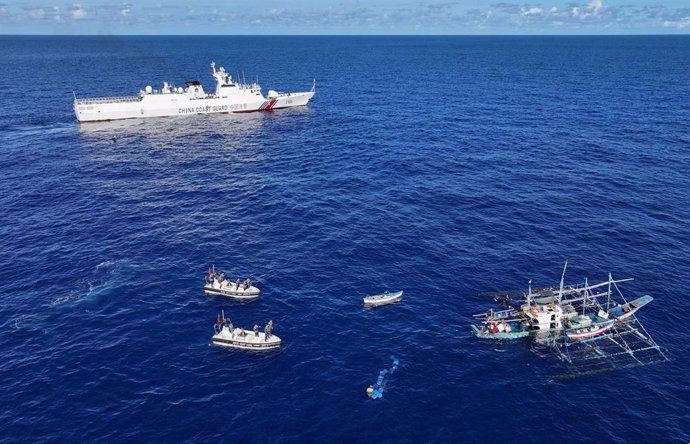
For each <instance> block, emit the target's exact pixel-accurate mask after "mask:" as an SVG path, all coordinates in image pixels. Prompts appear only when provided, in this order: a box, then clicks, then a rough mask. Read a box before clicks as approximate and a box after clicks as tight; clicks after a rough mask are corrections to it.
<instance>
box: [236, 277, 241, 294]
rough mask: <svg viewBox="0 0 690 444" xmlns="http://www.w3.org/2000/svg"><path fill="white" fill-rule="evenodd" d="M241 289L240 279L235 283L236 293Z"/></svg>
mask: <svg viewBox="0 0 690 444" xmlns="http://www.w3.org/2000/svg"><path fill="white" fill-rule="evenodd" d="M239 289H240V278H237V280H236V281H235V291H237V290H239Z"/></svg>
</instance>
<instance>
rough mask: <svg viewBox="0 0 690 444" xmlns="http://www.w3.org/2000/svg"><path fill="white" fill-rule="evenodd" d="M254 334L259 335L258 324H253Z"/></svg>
mask: <svg viewBox="0 0 690 444" xmlns="http://www.w3.org/2000/svg"><path fill="white" fill-rule="evenodd" d="M254 336H256V337H257V338H258V337H259V324H254Z"/></svg>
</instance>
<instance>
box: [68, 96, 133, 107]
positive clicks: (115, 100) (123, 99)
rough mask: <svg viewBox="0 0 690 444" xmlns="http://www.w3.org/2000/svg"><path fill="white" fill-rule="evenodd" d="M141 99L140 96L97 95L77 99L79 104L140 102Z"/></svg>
mask: <svg viewBox="0 0 690 444" xmlns="http://www.w3.org/2000/svg"><path fill="white" fill-rule="evenodd" d="M140 100H141V97H140V96H123V97H97V98H93V99H76V101H75V103H76V104H77V105H93V104H97V103H125V102H138V101H140Z"/></svg>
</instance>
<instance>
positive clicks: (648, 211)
mask: <svg viewBox="0 0 690 444" xmlns="http://www.w3.org/2000/svg"><path fill="white" fill-rule="evenodd" d="M211 60H215V61H216V62H217V63H218V64H220V65H224V66H226V67H227V68H228V70H229V71H230V72H233V73H234V72H240V73H244V74H243V75H244V76H245V77H246V78H247V79H248V80H249V79H254V78H255V77H256V76H258V78H259V81H260V82H261V84H262V86H263V87H264V92H266V91H267V90H268V89H278V90H284V91H300V90H306V89H307V88H309V86H310V84H311V80H312V79H313V78H316V80H317V94H316V96H315V98H314V99H313V101H312V102H311V103H310V105H309V106H308V107H306V108H301V109H292V110H278V111H275V112H270V113H254V114H245V115H214V116H187V117H180V118H168V119H154V120H143V121H123V122H109V123H99V124H88V125H81V126H80V125H79V124H77V123H76V122H75V118H74V115H73V112H72V109H71V106H72V99H73V96H72V93H73V91H74V92H76V94H78V95H79V96H83V97H97V96H104V95H129V94H132V93H135V92H136V91H138V90H139V89H140V88H141V87H143V86H144V85H146V84H153V85H155V86H156V87H159V86H160V85H161V84H162V82H163V81H164V80H167V81H173V82H177V83H178V84H180V83H181V82H182V81H184V80H188V79H190V78H199V79H200V80H202V81H203V82H204V83H205V84H206V85H207V87H208V86H209V85H211V84H212V82H211V81H212V79H211V78H210V75H209V73H208V71H209V68H208V63H209V62H210V61H211ZM689 71H690V37H688V36H677V37H548V38H547V37H146V38H143V37H0V89H2V91H3V94H1V95H0V109H2V114H1V115H0V172H1V175H0V295H1V297H2V302H1V303H0V381H2V387H3V390H2V392H1V393H0V406H1V407H0V440H1V441H2V442H15V441H27V442H43V441H54V442H82V441H87V442H144V441H149V440H159V441H185V442H210V441H214V440H215V441H218V440H224V441H229V442H279V443H289V442H348V443H349V442H396V443H398V442H443V441H446V442H447V441H450V442H554V441H558V440H568V441H572V442H585V441H587V442H614V443H636V442H640V443H646V442H684V443H687V442H688V441H690V409H689V408H688V400H690V388H689V386H690V378H689V377H688V370H689V368H690V359H689V358H688V346H687V344H688V342H690V329H689V328H688V319H690V308H689V304H688V294H687V289H688V288H689V287H690V282H689V281H690V245H689V242H690V225H689V222H688V221H689V220H690V101H689V100H688V97H690V82H689V81H688V79H689V78H688V72H689ZM113 136H116V137H117V141H116V142H113V140H112V139H113ZM566 259H567V260H568V261H569V268H568V273H567V275H566V281H567V282H572V283H577V282H582V281H583V279H584V278H585V277H587V278H589V279H590V280H591V281H594V280H597V279H601V280H604V279H606V277H607V273H608V272H612V273H613V275H614V277H619V278H623V277H634V278H635V280H634V281H632V282H630V283H626V284H624V285H622V289H623V291H624V292H625V294H626V295H627V296H629V297H632V296H639V295H642V294H650V295H652V296H653V297H654V298H655V300H654V302H653V303H652V304H650V305H648V306H646V307H645V308H643V309H642V310H640V312H639V318H640V319H641V321H642V322H643V324H644V325H645V326H646V328H647V330H648V331H649V333H650V334H651V335H652V336H653V337H654V338H655V339H656V341H657V342H658V343H659V344H660V345H661V346H662V347H663V348H664V350H665V351H666V353H667V354H668V356H669V357H671V361H670V362H667V363H663V364H655V365H651V366H646V367H640V368H635V369H626V370H619V371H615V372H611V373H606V374H602V375H597V376H589V377H582V378H577V379H575V380H572V381H567V382H564V381H560V380H558V379H557V378H556V376H557V375H559V374H562V373H563V371H564V367H563V366H562V364H561V363H560V362H559V361H558V359H557V358H556V357H555V356H554V355H553V354H551V353H549V351H548V349H545V348H543V347H539V346H537V345H534V344H532V343H530V342H514V343H501V342H490V343H488V342H485V341H481V340H478V339H476V338H473V337H472V336H471V335H470V329H469V322H470V320H471V314H472V313H475V312H478V311H482V310H483V309H484V308H485V307H486V306H487V304H488V303H489V302H490V300H488V299H487V298H485V297H482V296H479V295H478V293H481V292H488V291H497V290H505V289H524V288H526V286H527V282H528V280H530V279H532V281H533V284H534V285H537V286H541V285H553V284H557V282H558V280H559V279H560V273H561V269H562V266H563V263H564V261H565V260H566ZM211 265H215V267H216V268H217V269H221V268H222V269H225V270H227V271H228V272H230V273H231V274H233V275H234V274H241V275H242V276H246V275H251V276H252V277H253V280H254V282H255V283H256V284H257V286H259V287H260V288H261V289H262V291H263V293H262V296H261V298H260V299H259V300H257V301H255V302H251V303H237V302H233V301H231V300H228V299H224V298H218V297H215V298H214V297H207V296H205V295H204V294H203V293H202V291H201V286H202V283H203V276H204V273H205V272H206V270H207V268H208V267H209V266H211ZM386 288H387V289H391V290H396V289H403V290H404V291H405V297H404V299H403V301H402V302H401V303H400V304H397V305H394V306H387V307H381V308H378V309H371V310H365V309H363V308H362V306H361V298H362V297H363V296H364V295H366V294H371V293H373V292H376V291H380V290H383V289H386ZM221 310H224V311H225V313H226V315H227V316H228V317H230V318H231V319H232V320H233V322H234V323H235V324H237V325H244V326H248V327H250V326H251V325H253V324H254V323H260V324H261V325H263V324H264V323H265V322H267V321H268V320H269V319H272V320H273V321H274V323H275V333H276V334H277V335H278V336H280V337H281V338H282V339H283V341H284V347H283V348H282V349H281V350H280V351H277V352H272V353H265V354H256V353H246V352H238V351H233V350H227V349H221V348H217V347H212V346H211V345H210V342H209V341H210V338H211V335H212V333H213V329H212V324H213V322H214V321H215V318H216V315H217V314H218V313H219V312H220V311H221ZM391 355H395V356H396V357H398V358H399V359H400V363H401V364H400V368H399V369H398V371H397V372H396V373H395V374H394V375H393V376H392V377H391V378H390V383H389V391H388V392H387V393H386V394H385V396H384V398H383V399H381V400H378V401H372V400H370V399H368V398H367V397H366V396H365V389H366V387H367V386H368V385H369V384H371V383H373V382H374V381H375V380H376V376H377V374H378V371H379V370H380V369H382V368H384V367H385V366H387V365H388V364H389V362H390V356H391Z"/></svg>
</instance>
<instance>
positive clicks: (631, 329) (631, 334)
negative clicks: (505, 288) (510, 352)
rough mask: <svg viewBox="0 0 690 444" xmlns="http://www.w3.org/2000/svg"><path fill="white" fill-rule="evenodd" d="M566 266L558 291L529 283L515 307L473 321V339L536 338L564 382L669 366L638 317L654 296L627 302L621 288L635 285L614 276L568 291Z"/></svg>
mask: <svg viewBox="0 0 690 444" xmlns="http://www.w3.org/2000/svg"><path fill="white" fill-rule="evenodd" d="M567 266H568V262H567V261H566V263H565V266H564V267H563V274H562V275H561V282H560V285H559V287H558V288H557V289H554V288H551V287H550V288H542V289H539V290H537V291H536V292H533V291H532V281H531V280H530V281H529V287H528V291H527V293H525V294H523V295H522V297H517V298H516V299H515V301H514V302H515V305H516V306H508V307H505V309H504V310H500V311H493V309H491V310H489V311H488V312H485V313H479V314H476V315H474V316H473V317H474V318H475V321H476V323H475V324H473V325H472V326H471V327H472V331H473V334H474V335H475V336H477V337H480V338H485V339H520V338H526V337H529V336H533V337H534V338H535V339H536V340H537V341H538V342H540V343H543V344H546V345H547V346H549V347H550V348H551V349H552V350H553V351H554V352H555V353H556V355H557V356H558V357H559V358H560V359H561V361H563V362H564V363H565V364H566V366H567V367H568V369H569V372H570V373H569V374H568V375H562V377H573V376H581V375H585V374H592V373H599V372H602V371H607V370H613V369H617V368H625V367H634V366H639V365H646V364H650V363H654V362H663V361H667V360H668V358H667V357H666V355H665V354H664V352H663V351H662V350H661V348H660V347H659V345H657V344H656V342H655V341H654V340H653V339H652V337H651V336H650V335H649V334H648V333H647V331H646V330H645V329H644V327H643V326H642V324H640V322H639V320H638V319H637V317H636V312H637V311H638V310H639V309H640V308H641V307H643V306H645V305H647V304H648V303H649V302H651V301H652V300H653V298H652V297H651V296H642V297H639V298H637V299H635V300H632V301H630V302H628V301H627V300H626V298H625V297H624V296H623V293H622V292H621V291H620V289H619V287H618V284H620V283H623V282H629V281H632V279H631V278H628V279H617V280H616V279H613V277H612V275H611V273H609V276H608V280H606V281H603V282H599V283H596V284H590V283H589V282H588V280H587V279H585V282H584V284H583V285H577V286H568V287H566V286H565V285H564V278H565V272H566V269H567ZM614 290H615V291H614ZM506 300H509V298H508V297H506ZM506 305H507V304H506Z"/></svg>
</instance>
